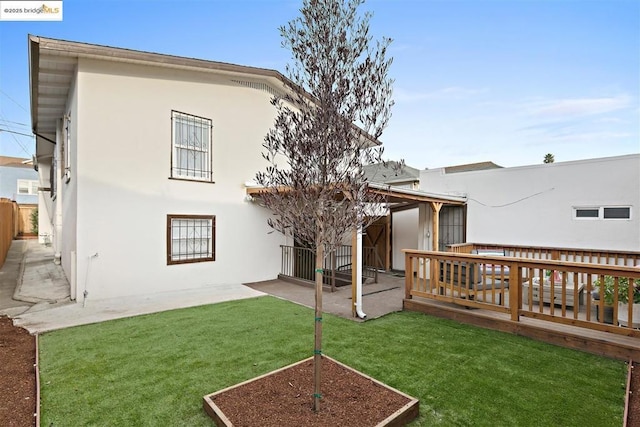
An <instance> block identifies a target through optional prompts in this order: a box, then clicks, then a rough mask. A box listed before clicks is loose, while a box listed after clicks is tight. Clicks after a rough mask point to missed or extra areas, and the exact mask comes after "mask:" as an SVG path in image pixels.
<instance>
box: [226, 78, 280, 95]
mask: <svg viewBox="0 0 640 427" xmlns="http://www.w3.org/2000/svg"><path fill="white" fill-rule="evenodd" d="M231 81H232V82H234V83H237V84H239V85H241V86H245V87H249V88H251V89H256V90H260V91H262V92H267V93H268V94H269V95H271V96H277V97H279V98H282V97H283V96H284V95H283V94H282V93H281V92H279V91H277V90H276V89H274V88H272V87H271V86H269V85H268V84H266V83H259V82H250V81H247V80H231Z"/></svg>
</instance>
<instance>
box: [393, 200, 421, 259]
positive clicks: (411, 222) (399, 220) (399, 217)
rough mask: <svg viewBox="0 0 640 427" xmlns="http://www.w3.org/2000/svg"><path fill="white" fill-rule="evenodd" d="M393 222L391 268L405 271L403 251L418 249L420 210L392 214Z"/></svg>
mask: <svg viewBox="0 0 640 427" xmlns="http://www.w3.org/2000/svg"><path fill="white" fill-rule="evenodd" d="M392 215H393V217H392V222H391V247H392V248H393V252H392V254H391V263H392V265H391V268H393V269H394V270H401V271H404V268H405V265H404V263H405V259H404V258H405V257H404V252H402V250H403V249H418V229H419V227H418V208H414V209H407V210H402V211H398V212H393V213H392Z"/></svg>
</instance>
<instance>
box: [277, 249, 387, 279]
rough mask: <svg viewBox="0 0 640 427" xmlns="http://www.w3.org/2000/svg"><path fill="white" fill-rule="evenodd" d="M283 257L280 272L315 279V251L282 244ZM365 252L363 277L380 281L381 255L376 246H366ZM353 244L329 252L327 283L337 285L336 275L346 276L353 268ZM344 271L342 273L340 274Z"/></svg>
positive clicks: (326, 270) (324, 267)
mask: <svg viewBox="0 0 640 427" xmlns="http://www.w3.org/2000/svg"><path fill="white" fill-rule="evenodd" d="M281 248H282V257H281V266H280V274H281V275H283V276H288V277H293V278H297V279H301V280H306V281H310V282H313V281H315V264H316V258H315V256H316V255H315V251H314V250H313V249H309V248H303V247H299V246H286V245H281ZM362 252H363V269H362V276H363V278H367V279H373V281H374V282H376V283H377V282H378V270H379V269H381V268H384V265H383V264H382V261H381V260H380V256H379V255H378V253H377V251H376V250H375V248H369V247H365V248H363V249H362ZM351 255H352V252H351V246H349V245H342V246H339V247H337V248H336V250H335V251H333V252H331V253H329V254H327V255H326V256H325V259H324V265H323V269H324V270H325V272H326V273H325V278H324V280H325V283H326V284H331V285H333V286H335V282H336V275H338V277H344V275H345V274H348V273H350V272H351V270H352V263H351ZM340 273H342V274H340Z"/></svg>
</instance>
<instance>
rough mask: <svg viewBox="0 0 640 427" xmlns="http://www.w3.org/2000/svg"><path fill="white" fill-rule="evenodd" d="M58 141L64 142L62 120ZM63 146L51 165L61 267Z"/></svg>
mask: <svg viewBox="0 0 640 427" xmlns="http://www.w3.org/2000/svg"><path fill="white" fill-rule="evenodd" d="M56 140H57V141H62V120H60V119H58V120H57V122H56ZM61 146H62V144H56V147H55V154H56V155H55V156H54V157H53V161H52V163H51V167H54V166H55V169H54V170H55V176H54V177H53V179H55V180H56V184H55V186H56V199H55V201H54V202H55V208H54V212H55V217H54V220H53V221H54V222H53V224H54V225H53V226H54V229H55V242H54V249H55V253H54V258H53V261H54V262H55V263H56V264H58V265H60V264H61V262H62V171H61V170H60V156H61V155H62V153H61V152H60V147H61ZM52 184H53V183H52Z"/></svg>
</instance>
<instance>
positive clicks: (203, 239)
mask: <svg viewBox="0 0 640 427" xmlns="http://www.w3.org/2000/svg"><path fill="white" fill-rule="evenodd" d="M215 248H216V217H215V216H213V215H167V264H169V265H171V264H184V263H189V262H205V261H215V259H216V249H215Z"/></svg>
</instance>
